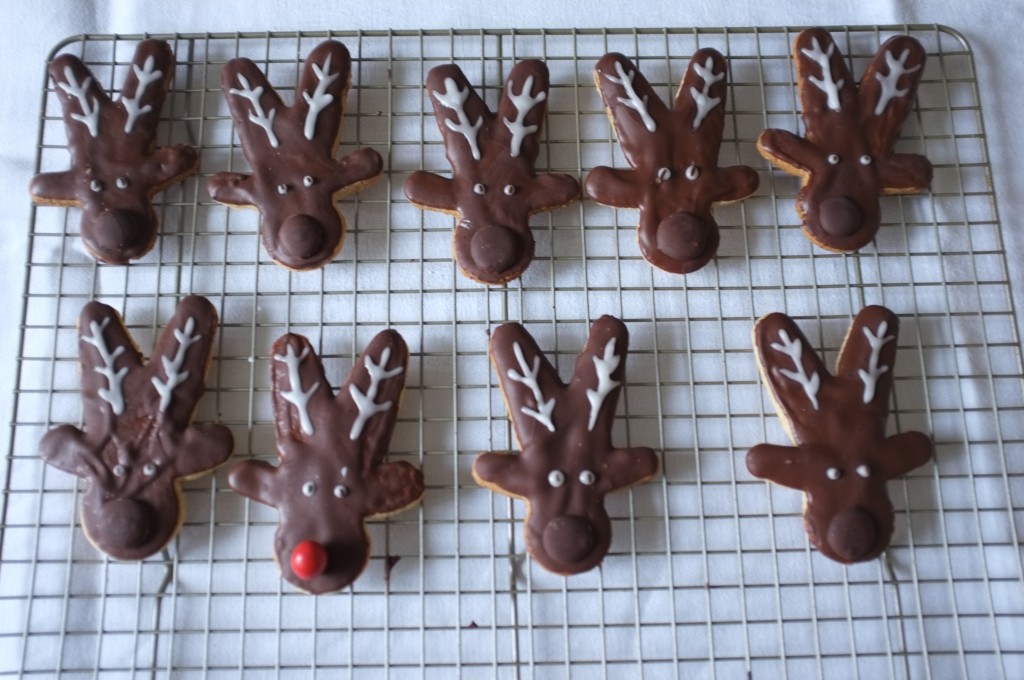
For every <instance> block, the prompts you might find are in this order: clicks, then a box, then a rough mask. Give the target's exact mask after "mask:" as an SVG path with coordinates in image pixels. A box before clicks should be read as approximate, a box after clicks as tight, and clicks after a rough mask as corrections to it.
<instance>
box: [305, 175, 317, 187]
mask: <svg viewBox="0 0 1024 680" xmlns="http://www.w3.org/2000/svg"><path fill="white" fill-rule="evenodd" d="M315 183H316V180H315V179H313V176H312V175H306V176H305V177H303V178H302V186H304V187H311V186H313V184H315Z"/></svg>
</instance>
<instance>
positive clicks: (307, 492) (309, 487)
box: [302, 482, 316, 498]
mask: <svg viewBox="0 0 1024 680" xmlns="http://www.w3.org/2000/svg"><path fill="white" fill-rule="evenodd" d="M315 493H316V482H306V483H305V484H303V485H302V495H303V496H305V497H306V498H310V497H311V496H312V495H313V494H315Z"/></svg>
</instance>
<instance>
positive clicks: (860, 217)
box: [757, 28, 932, 252]
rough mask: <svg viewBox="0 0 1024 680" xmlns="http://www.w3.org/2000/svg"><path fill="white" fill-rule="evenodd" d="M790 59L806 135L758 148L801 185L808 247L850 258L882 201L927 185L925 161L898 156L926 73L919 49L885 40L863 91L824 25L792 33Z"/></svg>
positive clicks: (765, 139)
mask: <svg viewBox="0 0 1024 680" xmlns="http://www.w3.org/2000/svg"><path fill="white" fill-rule="evenodd" d="M793 58H794V59H795V61H796V67H797V79H798V87H799V89H800V101H801V104H802V106H803V112H802V116H803V121H804V127H805V128H806V130H805V133H804V135H805V136H804V137H798V136H797V135H794V134H793V133H791V132H787V131H785V130H765V131H764V132H762V133H761V135H760V136H759V137H758V140H757V148H758V150H759V151H760V152H761V155H762V156H764V157H765V158H766V159H767V160H769V161H770V162H772V163H773V164H775V165H776V166H777V167H779V169H781V170H783V171H785V172H787V173H789V174H792V175H798V176H799V177H801V178H802V180H803V185H802V186H801V188H800V192H799V193H798V194H797V202H796V207H797V212H798V213H799V214H800V218H801V219H802V220H803V229H804V233H806V234H807V236H808V237H809V238H810V239H811V241H813V242H814V243H816V244H818V245H819V246H821V247H822V248H825V249H827V250H833V251H839V252H850V251H854V250H857V249H859V248H862V247H863V246H865V245H867V244H868V243H869V242H870V241H871V239H873V238H874V237H875V234H876V233H877V232H878V227H879V221H880V219H881V218H880V208H879V202H878V196H879V194H883V195H891V194H909V193H915V192H919V191H923V190H925V189H927V188H928V186H929V184H931V180H932V165H931V163H930V162H929V161H928V159H927V158H925V157H924V156H921V155H918V154H910V153H895V152H894V147H895V145H896V139H897V137H899V134H900V128H902V127H903V122H904V121H905V120H906V118H907V115H908V114H909V113H910V108H911V106H912V104H913V99H914V93H915V92H916V91H917V85H918V83H919V82H920V80H921V74H922V73H923V71H924V62H925V52H924V48H923V47H921V44H920V43H919V42H917V41H916V40H914V39H913V38H911V37H910V36H907V35H898V36H894V37H892V38H889V40H887V41H886V42H885V44H884V45H882V47H881V49H879V50H878V53H877V54H876V55H875V58H874V59H873V60H872V61H871V63H870V64H869V65H868V68H867V70H866V71H864V75H863V77H861V81H860V86H859V87H858V85H857V83H856V82H855V81H854V80H853V76H852V75H851V73H850V69H849V68H847V65H846V60H845V59H843V55H842V54H841V53H840V52H839V48H838V47H836V44H835V41H833V39H832V36H831V35H830V34H829V32H828V31H826V30H824V29H822V28H812V29H808V30H806V31H802V32H801V33H800V34H799V35H798V36H797V38H796V41H795V43H794V48H793Z"/></svg>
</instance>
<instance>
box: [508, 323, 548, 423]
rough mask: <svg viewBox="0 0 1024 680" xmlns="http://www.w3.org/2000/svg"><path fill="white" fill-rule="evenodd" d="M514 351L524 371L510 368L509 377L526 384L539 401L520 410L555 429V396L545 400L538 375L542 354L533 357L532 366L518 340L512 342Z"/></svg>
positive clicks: (536, 400) (535, 399) (534, 397)
mask: <svg viewBox="0 0 1024 680" xmlns="http://www.w3.org/2000/svg"><path fill="white" fill-rule="evenodd" d="M512 351H513V352H515V355H516V361H518V362H519V369H520V370H521V371H522V373H516V372H515V371H514V370H513V369H511V368H510V369H508V371H507V373H508V377H509V378H511V379H512V380H515V381H516V382H519V383H522V384H524V385H526V387H527V388H528V389H529V390H530V392H531V393H532V394H533V400H534V401H535V402H536V403H537V408H536V410H535V409H531V408H528V407H526V406H522V407H520V409H519V410H520V411H522V412H523V413H525V414H526V415H528V416H530V417H531V418H533V419H534V420H536V421H537V422H539V423H540V424H541V425H543V426H544V427H546V428H548V431H550V432H554V431H555V424H554V423H552V422H551V412H552V411H554V410H555V400H554V398H552V399H548V400H547V401H545V400H544V393H543V392H541V390H540V384H539V383H538V382H537V375H538V374H539V373H540V356H539V355H538V356H535V357H534V358H533V365H532V366H530V365H529V364H527V363H526V357H524V356H523V348H522V347H520V346H519V343H518V342H514V343H512Z"/></svg>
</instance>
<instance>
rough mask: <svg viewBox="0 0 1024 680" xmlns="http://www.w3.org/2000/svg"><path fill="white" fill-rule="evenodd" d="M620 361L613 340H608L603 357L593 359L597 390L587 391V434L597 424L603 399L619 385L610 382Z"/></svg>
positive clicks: (613, 381) (616, 382)
mask: <svg viewBox="0 0 1024 680" xmlns="http://www.w3.org/2000/svg"><path fill="white" fill-rule="evenodd" d="M621 360H622V357H620V356H619V355H618V354H616V353H615V338H612V339H611V340H609V341H608V344H607V345H605V346H604V356H603V357H598V356H595V357H594V370H595V371H597V389H594V390H590V389H588V390H587V401H589V402H590V420H589V421H588V422H587V431H588V432H592V431H593V430H594V425H596V424H597V415H598V414H599V413H600V412H601V405H602V404H604V400H605V397H607V396H608V394H609V393H610V392H611V391H612V390H614V389H615V388H616V387H618V386H619V385H620V384H621V383H620V382H619V381H618V380H612V373H614V372H615V369H616V368H618V367H619V362H620V361H621Z"/></svg>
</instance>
